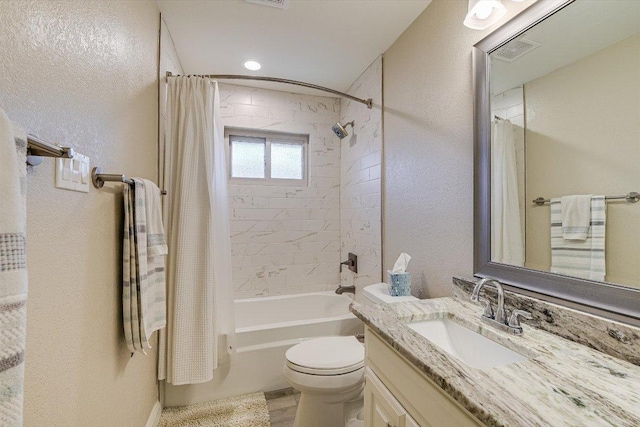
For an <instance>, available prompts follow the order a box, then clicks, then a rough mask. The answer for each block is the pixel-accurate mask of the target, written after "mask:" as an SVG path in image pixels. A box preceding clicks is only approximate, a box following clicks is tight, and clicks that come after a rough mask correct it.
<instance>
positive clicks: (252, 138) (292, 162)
mask: <svg viewBox="0 0 640 427" xmlns="http://www.w3.org/2000/svg"><path fill="white" fill-rule="evenodd" d="M225 134H226V135H225V136H226V138H227V140H228V141H229V177H230V179H231V181H234V182H235V183H245V184H254V185H255V184H264V185H306V184H307V177H308V172H307V146H308V137H307V136H305V135H291V134H278V133H270V132H254V131H243V130H227V131H226V132H225Z"/></svg>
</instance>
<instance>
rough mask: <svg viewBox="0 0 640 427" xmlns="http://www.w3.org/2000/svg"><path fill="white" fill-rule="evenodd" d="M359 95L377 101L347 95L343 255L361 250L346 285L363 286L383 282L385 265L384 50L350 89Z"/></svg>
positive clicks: (346, 273)
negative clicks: (351, 124) (350, 125)
mask: <svg viewBox="0 0 640 427" xmlns="http://www.w3.org/2000/svg"><path fill="white" fill-rule="evenodd" d="M347 92H348V93H349V94H351V95H354V96H357V97H359V98H365V99H366V98H372V99H373V103H374V106H373V108H372V109H368V108H367V107H366V106H364V105H362V104H360V103H357V102H353V101H351V100H347V99H342V100H341V103H342V106H341V117H340V121H341V123H343V124H344V123H345V122H349V121H351V120H355V126H354V128H353V129H352V128H348V129H347V130H348V131H349V133H350V135H349V136H347V137H346V138H345V139H343V140H342V143H341V146H340V152H341V161H340V173H341V184H340V230H341V231H340V234H341V239H340V241H341V245H340V252H341V259H342V260H346V259H347V256H348V253H349V252H352V253H354V254H356V255H357V256H358V273H357V274H356V273H353V272H351V271H349V270H348V269H346V268H345V269H344V271H343V272H342V274H341V278H340V279H341V284H342V285H343V286H349V285H355V286H356V299H357V300H359V299H360V297H361V295H362V292H361V291H362V288H363V287H364V286H367V285H371V284H373V283H379V282H380V281H381V279H382V280H384V278H382V277H381V270H382V267H381V265H382V243H381V234H382V233H381V230H382V222H381V211H382V208H381V206H382V205H381V188H382V187H381V163H382V110H381V105H382V56H380V57H378V58H377V59H376V60H375V61H374V62H373V63H372V64H371V65H370V66H369V67H368V68H367V69H366V70H365V71H364V73H362V75H361V76H360V77H359V78H358V79H357V80H356V81H355V82H354V83H353V85H352V86H351V88H349V90H348V91H347Z"/></svg>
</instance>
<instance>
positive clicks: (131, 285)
mask: <svg viewBox="0 0 640 427" xmlns="http://www.w3.org/2000/svg"><path fill="white" fill-rule="evenodd" d="M133 181H134V184H133V188H131V187H130V186H128V185H125V187H124V236H123V244H122V265H123V269H122V275H123V280H122V315H123V324H124V336H125V339H126V341H127V346H128V347H129V350H130V351H131V352H135V351H141V352H143V353H144V352H145V349H149V348H151V346H150V344H149V339H150V337H151V334H152V333H153V332H154V331H157V330H158V329H162V328H164V327H165V325H166V288H165V266H164V261H165V256H166V255H167V245H166V240H165V235H164V228H163V226H162V213H161V206H160V190H159V189H158V187H157V186H156V185H155V184H153V183H152V182H151V181H148V180H143V179H139V178H134V179H133Z"/></svg>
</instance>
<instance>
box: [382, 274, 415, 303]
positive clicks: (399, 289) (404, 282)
mask: <svg viewBox="0 0 640 427" xmlns="http://www.w3.org/2000/svg"><path fill="white" fill-rule="evenodd" d="M387 275H388V277H389V295H391V296H392V297H407V296H409V295H411V273H392V272H391V271H389V270H387Z"/></svg>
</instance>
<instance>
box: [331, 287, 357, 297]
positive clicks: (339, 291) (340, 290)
mask: <svg viewBox="0 0 640 427" xmlns="http://www.w3.org/2000/svg"><path fill="white" fill-rule="evenodd" d="M345 292H349V293H352V294H354V295H355V294H356V287H355V286H338V289H336V294H338V295H340V294H343V293H345Z"/></svg>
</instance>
